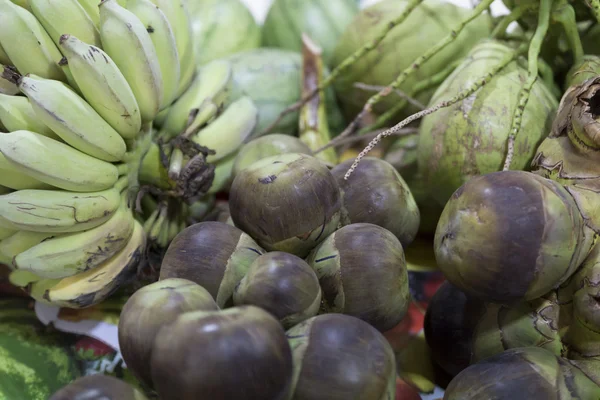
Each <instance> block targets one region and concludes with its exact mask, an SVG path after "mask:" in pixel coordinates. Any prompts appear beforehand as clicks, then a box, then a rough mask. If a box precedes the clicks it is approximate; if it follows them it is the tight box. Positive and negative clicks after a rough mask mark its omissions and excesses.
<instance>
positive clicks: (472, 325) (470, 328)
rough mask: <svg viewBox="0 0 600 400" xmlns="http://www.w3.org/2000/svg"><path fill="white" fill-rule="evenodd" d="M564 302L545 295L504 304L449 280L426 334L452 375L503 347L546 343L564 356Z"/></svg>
mask: <svg viewBox="0 0 600 400" xmlns="http://www.w3.org/2000/svg"><path fill="white" fill-rule="evenodd" d="M559 311H560V307H559V305H558V304H557V303H556V302H555V301H552V300H547V299H544V298H540V299H536V300H533V301H531V302H523V303H517V304H516V305H514V306H504V305H500V304H494V303H485V302H482V301H481V300H479V299H477V298H474V297H469V296H468V295H466V294H465V293H464V292H462V291H461V290H460V289H458V288H457V287H456V286H454V285H452V284H451V283H450V282H448V281H446V282H444V283H443V284H442V286H441V287H440V288H439V289H438V290H437V292H436V293H435V295H434V296H433V298H432V299H431V302H430V303H429V305H428V307H427V313H426V314H425V323H424V329H425V338H426V340H427V344H428V345H429V347H430V348H431V354H432V356H433V358H434V360H435V362H436V363H437V364H438V365H439V366H440V367H442V368H443V369H444V370H445V371H446V372H447V373H448V374H450V375H451V376H456V375H458V374H459V373H460V372H461V371H462V370H463V369H465V368H467V367H468V366H469V365H471V364H473V363H476V362H479V361H480V360H483V359H485V358H487V357H490V356H493V355H496V354H499V353H501V352H503V351H504V350H507V349H510V348H518V347H536V346H537V347H542V348H544V349H547V350H549V351H551V352H552V353H553V354H556V355H557V356H560V355H562V354H563V352H566V349H565V348H564V346H563V345H562V343H561V338H560V334H559V328H560V327H559V322H560V323H562V316H561V318H560V319H559Z"/></svg>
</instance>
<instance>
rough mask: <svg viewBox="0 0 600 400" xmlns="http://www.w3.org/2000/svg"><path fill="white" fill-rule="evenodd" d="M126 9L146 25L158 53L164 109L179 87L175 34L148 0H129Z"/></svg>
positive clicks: (159, 11) (162, 15)
mask: <svg viewBox="0 0 600 400" xmlns="http://www.w3.org/2000/svg"><path fill="white" fill-rule="evenodd" d="M127 9H128V10H129V11H131V12H132V13H134V14H135V15H136V16H137V17H138V18H139V19H140V21H142V23H143V24H144V25H145V26H146V30H147V31H148V33H149V34H150V38H151V39H152V43H154V49H155V50H156V54H157V55H158V61H159V63H160V72H161V76H162V81H163V101H162V104H161V107H160V109H161V110H164V109H165V108H167V107H168V106H170V105H171V103H173V101H174V100H175V95H176V94H177V88H178V87H179V55H178V53H177V43H176V42H175V35H174V33H173V30H172V28H171V25H170V24H169V21H168V20H167V18H166V17H165V14H163V12H162V11H161V10H160V9H159V8H158V7H157V6H156V5H154V4H153V3H152V2H151V1H150V0H129V1H128V2H127Z"/></svg>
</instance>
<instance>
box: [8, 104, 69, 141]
mask: <svg viewBox="0 0 600 400" xmlns="http://www.w3.org/2000/svg"><path fill="white" fill-rule="evenodd" d="M0 122H2V125H4V127H5V128H6V129H7V131H8V132H14V131H20V130H26V131H33V132H36V133H39V134H40V135H44V136H48V137H51V138H52V139H59V140H60V138H59V137H58V136H57V135H56V134H55V133H54V132H53V131H52V130H51V129H50V128H48V127H47V126H46V125H44V124H43V123H41V122H40V120H39V118H38V117H37V116H36V115H35V112H34V111H33V107H31V104H30V103H29V99H27V97H24V96H8V95H5V94H0Z"/></svg>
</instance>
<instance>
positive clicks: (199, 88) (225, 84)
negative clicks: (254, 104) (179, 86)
mask: <svg viewBox="0 0 600 400" xmlns="http://www.w3.org/2000/svg"><path fill="white" fill-rule="evenodd" d="M231 82H232V69H231V64H230V63H229V62H228V61H223V60H218V61H213V62H210V63H209V64H207V65H205V66H204V67H202V69H200V71H199V72H198V75H197V76H196V79H194V82H192V85H191V86H190V87H189V89H188V90H187V91H186V92H185V93H184V94H183V95H182V96H181V97H180V98H179V99H177V101H176V102H175V103H174V104H173V105H172V106H171V108H170V111H169V114H168V115H167V118H166V119H165V122H164V123H163V126H162V129H163V132H166V134H167V135H168V136H176V135H179V134H181V133H182V132H183V130H184V129H185V128H186V125H187V122H188V119H189V115H190V111H192V110H193V109H195V108H199V107H200V106H201V105H202V103H203V102H204V101H206V100H208V101H213V102H214V103H215V104H216V105H217V106H218V107H220V106H221V105H223V104H224V103H225V101H226V100H227V98H228V95H229V92H230V89H231Z"/></svg>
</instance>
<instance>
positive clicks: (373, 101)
mask: <svg viewBox="0 0 600 400" xmlns="http://www.w3.org/2000/svg"><path fill="white" fill-rule="evenodd" d="M493 1H494V0H483V1H482V2H481V3H479V4H478V5H477V7H475V8H474V9H473V11H472V12H471V14H470V15H469V16H467V17H466V18H465V19H464V20H462V21H461V22H460V23H459V24H458V26H456V27H455V28H454V29H453V30H452V31H450V33H448V35H446V37H445V38H444V39H442V40H441V41H439V42H438V43H437V44H436V45H435V46H433V47H432V48H430V49H429V50H427V51H426V52H425V54H423V55H421V56H420V57H419V58H417V59H416V60H415V61H414V62H413V63H412V64H411V65H410V66H409V67H408V68H406V69H405V70H404V71H402V72H401V73H400V75H398V77H397V78H396V80H395V81H394V82H392V83H391V84H390V85H389V86H388V87H386V88H385V89H384V90H381V91H380V92H379V93H377V94H376V95H374V96H372V97H371V98H370V99H369V100H367V102H366V103H365V105H364V107H363V109H362V110H361V111H360V113H358V115H357V116H356V118H355V119H354V120H353V121H352V122H351V123H350V125H349V126H348V128H346V129H345V130H344V131H346V130H349V129H350V130H353V129H354V128H355V127H356V125H358V121H360V120H361V119H362V118H363V117H364V115H365V114H367V113H368V112H370V111H371V110H372V109H373V106H375V105H376V104H377V103H379V102H380V101H381V100H382V99H383V98H384V97H385V96H386V95H387V94H388V93H389V91H390V90H395V89H398V88H399V87H400V86H401V85H402V84H403V83H404V82H405V81H406V79H408V77H409V76H410V75H411V74H413V73H414V72H416V71H417V70H418V69H419V68H420V67H421V65H423V63H425V62H427V61H428V60H429V59H430V58H431V57H433V56H435V55H436V54H437V53H439V52H440V51H441V50H443V49H444V48H445V47H446V46H447V45H449V44H450V43H452V42H453V41H454V40H455V39H456V38H457V37H458V35H460V33H461V32H462V30H463V29H464V28H465V26H467V24H469V22H471V21H473V20H474V19H475V18H477V17H478V16H479V15H480V14H481V13H482V12H484V11H485V10H486V9H487V7H488V6H489V5H490V4H492V2H493Z"/></svg>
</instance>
